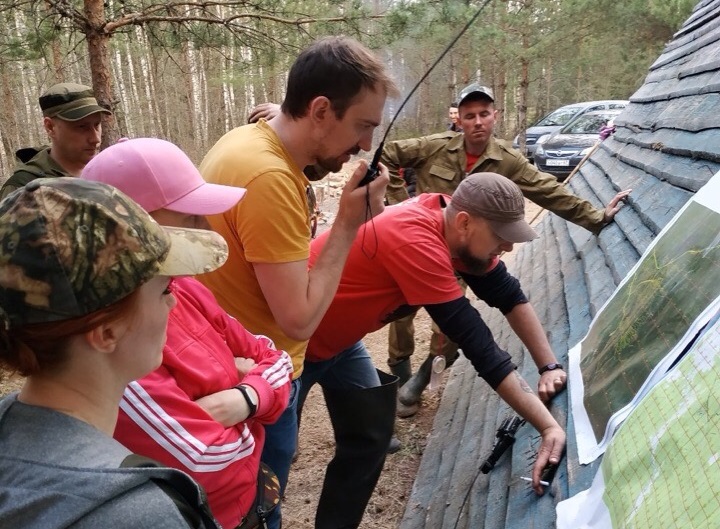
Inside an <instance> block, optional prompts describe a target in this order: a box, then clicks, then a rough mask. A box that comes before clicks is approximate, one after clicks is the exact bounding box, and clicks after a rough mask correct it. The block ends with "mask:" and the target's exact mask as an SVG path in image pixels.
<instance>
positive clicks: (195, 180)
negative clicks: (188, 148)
mask: <svg viewBox="0 0 720 529" xmlns="http://www.w3.org/2000/svg"><path fill="white" fill-rule="evenodd" d="M80 178H83V179H84V180H93V181H95V182H104V183H106V184H110V185H111V186H113V187H116V188H117V189H119V190H120V191H122V192H123V193H125V194H126V195H128V196H129V197H130V198H132V199H133V200H134V201H135V202H137V203H138V204H140V205H141V206H142V207H143V209H144V210H145V211H147V212H150V213H152V212H153V211H155V210H158V209H169V210H170V211H177V212H178V213H186V214H188V215H215V214H217V213H223V212H225V211H227V210H228V209H230V208H231V207H233V206H234V205H235V204H237V203H238V202H239V201H240V199H241V198H242V197H243V196H244V195H245V189H244V188H242V187H232V186H223V185H218V184H209V183H208V182H206V181H205V180H203V177H202V176H201V175H200V172H199V171H198V170H197V168H196V167H195V165H194V164H193V163H192V161H191V160H190V158H188V157H187V155H186V154H185V153H184V152H183V151H182V150H181V149H180V148H179V147H178V146H177V145H175V144H173V143H170V142H169V141H165V140H161V139H158V138H136V139H131V140H120V141H119V142H118V143H116V144H115V145H111V146H110V147H108V148H107V149H105V150H103V151H101V152H100V153H99V154H97V155H96V156H95V157H94V158H93V159H92V160H90V162H89V163H88V164H87V165H86V166H85V168H84V169H83V171H82V174H81V175H80Z"/></svg>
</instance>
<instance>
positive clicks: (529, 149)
mask: <svg viewBox="0 0 720 529" xmlns="http://www.w3.org/2000/svg"><path fill="white" fill-rule="evenodd" d="M627 104H628V102H627V101H625V100H622V99H609V100H605V101H585V102H583V103H573V104H572V105H566V106H564V107H560V108H558V109H557V110H554V111H552V112H550V114H548V115H547V116H545V117H544V118H542V119H541V120H540V121H538V122H537V123H535V124H534V125H532V126H530V127H529V128H528V129H527V130H526V131H525V152H524V153H523V154H524V155H525V156H527V157H528V159H529V160H530V161H533V158H534V156H535V149H537V144H538V141H540V142H542V140H541V138H543V139H547V138H549V137H550V134H552V133H553V132H556V131H558V130H560V129H561V128H562V127H564V126H565V125H567V124H568V123H570V122H571V121H572V120H574V119H575V118H577V117H578V116H581V115H583V114H585V113H586V112H594V111H596V110H612V109H622V108H625V106H627ZM519 138H520V135H519V134H518V135H517V136H515V139H514V140H513V147H515V148H516V149H519V148H520V144H519V141H518V140H519Z"/></svg>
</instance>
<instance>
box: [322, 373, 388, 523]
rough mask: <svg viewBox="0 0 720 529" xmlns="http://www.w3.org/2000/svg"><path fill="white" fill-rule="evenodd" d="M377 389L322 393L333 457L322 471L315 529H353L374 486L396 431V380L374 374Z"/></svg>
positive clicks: (380, 374) (360, 518)
mask: <svg viewBox="0 0 720 529" xmlns="http://www.w3.org/2000/svg"><path fill="white" fill-rule="evenodd" d="M378 375H379V376H380V384H381V385H380V386H378V387H376V388H366V389H359V388H358V389H345V390H335V389H325V388H323V393H324V394H325V402H326V404H327V408H328V413H329V415H330V421H331V422H332V425H333V431H334V433H335V457H333V459H332V461H330V464H328V467H327V470H326V471H325V482H324V483H323V488H322V492H321V493H320V501H319V502H318V508H317V512H316V514H315V529H356V528H357V527H358V526H359V525H360V522H361V521H362V517H363V514H364V513H365V508H366V507H367V504H368V502H369V501H370V497H371V496H372V493H373V490H374V489H375V485H376V484H377V481H378V478H379V477H380V473H381V472H382V469H383V465H384V464H385V455H386V453H387V450H388V447H389V445H390V438H391V437H392V435H393V429H394V425H395V402H396V399H397V377H395V376H392V375H389V374H387V373H383V372H382V371H379V370H378Z"/></svg>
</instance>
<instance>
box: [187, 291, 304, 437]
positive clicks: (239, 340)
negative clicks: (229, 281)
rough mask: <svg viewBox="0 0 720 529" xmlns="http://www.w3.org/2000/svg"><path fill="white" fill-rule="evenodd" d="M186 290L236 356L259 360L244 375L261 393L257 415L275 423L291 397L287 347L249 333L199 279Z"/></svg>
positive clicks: (259, 394)
mask: <svg viewBox="0 0 720 529" xmlns="http://www.w3.org/2000/svg"><path fill="white" fill-rule="evenodd" d="M182 288H183V290H184V291H185V292H186V293H187V294H188V295H189V296H191V298H192V299H193V300H194V301H195V302H196V303H197V304H198V308H199V310H201V311H202V313H203V314H204V315H205V317H206V318H207V320H208V321H209V322H210V324H211V325H212V326H213V328H214V329H215V330H216V331H217V332H218V334H219V335H221V336H222V338H223V340H224V341H225V343H226V344H227V346H228V347H229V348H230V351H231V352H232V354H233V356H235V357H236V358H252V359H253V360H254V361H255V363H256V364H257V365H256V366H255V367H254V368H253V369H252V370H251V371H250V372H249V373H248V374H247V375H245V378H243V380H242V383H243V384H247V385H248V386H251V387H252V388H253V389H254V390H255V391H256V392H257V394H258V397H259V402H258V410H257V413H256V415H255V416H254V420H257V421H259V422H261V423H263V424H272V423H274V422H275V421H276V420H277V418H278V417H279V416H280V414H281V413H282V412H283V411H284V410H285V408H286V407H287V404H288V399H289V397H290V382H291V381H292V374H293V367H292V360H291V359H290V356H289V355H288V354H287V353H286V352H285V351H278V350H277V349H275V344H274V343H273V342H272V340H270V338H267V337H266V336H260V335H258V336H256V335H254V334H252V333H250V332H249V331H248V330H247V329H245V327H243V326H242V325H241V324H240V322H238V321H237V320H236V319H235V318H233V317H231V316H230V315H229V314H228V313H227V312H225V311H224V310H223V309H222V307H220V305H219V304H218V303H217V301H216V300H215V298H214V297H213V295H212V293H211V292H210V290H209V289H208V288H207V287H205V286H204V285H203V284H202V283H200V282H199V281H196V280H192V281H185V282H183V283H182Z"/></svg>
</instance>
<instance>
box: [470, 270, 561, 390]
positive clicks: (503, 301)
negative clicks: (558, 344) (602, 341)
mask: <svg viewBox="0 0 720 529" xmlns="http://www.w3.org/2000/svg"><path fill="white" fill-rule="evenodd" d="M461 276H462V278H463V279H464V280H465V282H466V283H467V284H468V286H469V287H470V289H471V290H472V291H473V292H474V293H475V295H476V296H478V298H480V299H482V300H483V301H485V302H486V303H487V304H488V305H490V306H491V307H496V308H498V309H500V311H501V312H502V313H503V314H504V315H505V318H507V320H508V323H509V324H510V327H512V329H513V331H514V332H515V334H517V336H518V338H520V340H521V341H522V343H523V344H524V345H525V347H527V349H528V351H529V352H530V356H531V357H532V359H533V361H534V362H535V365H536V366H537V367H538V369H540V368H541V367H543V366H546V365H548V364H556V363H557V358H556V357H555V353H553V351H552V349H551V348H550V344H549V343H548V341H547V337H546V336H545V331H544V330H543V328H542V325H541V324H540V320H539V319H538V317H537V314H535V310H534V309H533V308H532V305H531V304H530V302H529V301H528V299H527V298H526V297H525V294H524V293H523V291H522V288H521V287H520V282H519V281H518V280H517V279H516V278H515V277H514V276H512V275H511V274H510V273H509V272H508V271H507V268H506V267H505V263H503V262H502V261H499V262H498V263H497V264H496V265H495V267H494V268H493V269H492V270H491V271H490V272H488V273H487V274H485V275H482V276H477V275H472V274H467V273H461ZM566 380H567V375H566V374H565V372H564V371H563V370H561V369H556V370H553V371H546V372H545V373H543V374H542V375H541V376H540V380H539V381H538V394H539V395H540V398H541V399H542V400H543V401H548V400H550V399H551V398H552V397H553V396H554V395H555V394H556V393H558V392H560V391H561V390H562V389H563V388H564V387H565V381H566Z"/></svg>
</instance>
